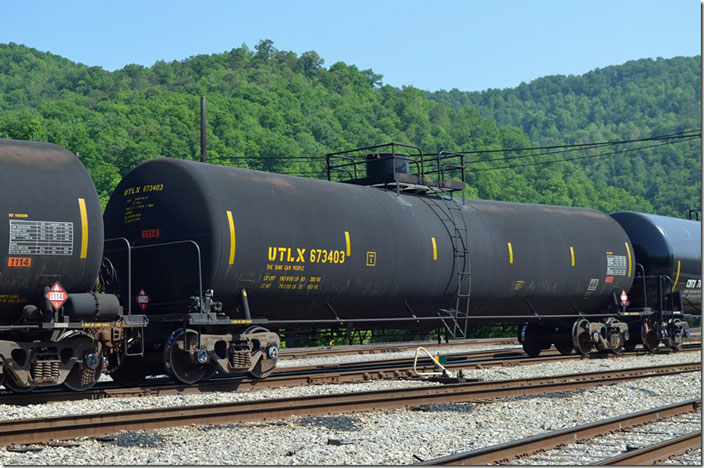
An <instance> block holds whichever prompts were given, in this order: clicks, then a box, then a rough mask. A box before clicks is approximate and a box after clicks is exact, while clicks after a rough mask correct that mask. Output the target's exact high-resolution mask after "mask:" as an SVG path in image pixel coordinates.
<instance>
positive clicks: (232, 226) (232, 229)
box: [227, 210, 237, 265]
mask: <svg viewBox="0 0 704 468" xmlns="http://www.w3.org/2000/svg"><path fill="white" fill-rule="evenodd" d="M227 222H228V223H230V261H229V263H230V265H232V264H233V263H235V245H236V240H237V239H236V237H235V221H234V220H233V219H232V211H230V210H227Z"/></svg>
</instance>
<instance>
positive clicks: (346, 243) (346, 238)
mask: <svg viewBox="0 0 704 468" xmlns="http://www.w3.org/2000/svg"><path fill="white" fill-rule="evenodd" d="M345 246H346V247H347V250H346V254H347V256H348V257H349V256H350V250H351V247H350V233H349V232H347V231H345Z"/></svg>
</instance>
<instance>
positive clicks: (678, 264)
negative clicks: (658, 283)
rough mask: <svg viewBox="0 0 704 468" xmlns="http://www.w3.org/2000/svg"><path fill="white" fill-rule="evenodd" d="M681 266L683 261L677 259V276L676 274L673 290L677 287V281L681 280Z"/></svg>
mask: <svg viewBox="0 0 704 468" xmlns="http://www.w3.org/2000/svg"><path fill="white" fill-rule="evenodd" d="M680 266H681V263H680V261H679V260H677V276H675V284H673V285H672V292H675V288H676V287H677V282H678V281H679V280H680Z"/></svg>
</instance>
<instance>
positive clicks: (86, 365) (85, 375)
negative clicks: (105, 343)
mask: <svg viewBox="0 0 704 468" xmlns="http://www.w3.org/2000/svg"><path fill="white" fill-rule="evenodd" d="M71 340H72V341H75V342H76V344H77V345H78V344H79V343H80V342H81V341H82V342H84V343H83V344H82V345H81V346H80V347H81V348H84V347H86V345H87V347H90V345H91V344H93V343H94V340H93V339H92V338H90V337H89V336H86V335H81V336H76V337H73V338H71ZM94 344H95V345H96V347H95V349H93V351H92V352H91V353H89V354H88V355H86V356H84V357H83V359H84V362H83V364H81V363H78V362H77V363H76V364H74V366H73V369H71V371H70V372H69V373H68V376H67V377H66V380H64V383H63V385H64V387H66V388H67V389H69V390H73V391H75V392H80V391H83V390H88V389H89V388H91V387H92V386H93V385H95V384H96V382H97V381H98V379H100V375H101V374H102V373H103V347H102V345H101V344H100V343H97V342H95V343H94ZM77 347H78V346H77Z"/></svg>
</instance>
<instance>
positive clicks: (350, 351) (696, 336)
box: [279, 328, 701, 360]
mask: <svg viewBox="0 0 704 468" xmlns="http://www.w3.org/2000/svg"><path fill="white" fill-rule="evenodd" d="M692 332H693V334H692V335H691V336H690V337H689V338H685V342H692V341H700V340H701V330H700V329H699V328H695V329H692ZM519 344H520V343H519V342H518V340H517V339H516V338H510V337H503V338H472V339H466V340H455V341H450V342H448V343H437V342H431V341H417V342H405V343H379V344H366V345H342V346H327V347H309V348H284V349H282V350H281V352H280V353H279V359H281V360H292V359H308V358H312V357H326V356H345V355H368V354H382V353H398V352H404V351H413V350H415V349H416V348H417V347H418V346H423V347H424V348H427V349H429V350H437V349H440V348H446V347H459V346H474V345H476V346H484V345H519Z"/></svg>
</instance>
